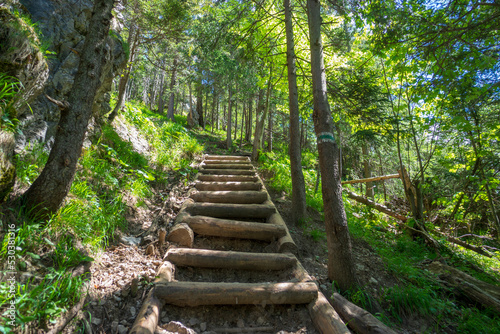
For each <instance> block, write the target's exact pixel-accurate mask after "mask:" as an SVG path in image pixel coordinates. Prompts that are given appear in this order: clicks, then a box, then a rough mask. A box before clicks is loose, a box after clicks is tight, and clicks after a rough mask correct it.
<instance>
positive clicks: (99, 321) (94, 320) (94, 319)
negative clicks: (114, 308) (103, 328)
mask: <svg viewBox="0 0 500 334" xmlns="http://www.w3.org/2000/svg"><path fill="white" fill-rule="evenodd" d="M101 322H102V320H101V319H99V318H96V317H92V325H96V326H99V325H100V324H101Z"/></svg>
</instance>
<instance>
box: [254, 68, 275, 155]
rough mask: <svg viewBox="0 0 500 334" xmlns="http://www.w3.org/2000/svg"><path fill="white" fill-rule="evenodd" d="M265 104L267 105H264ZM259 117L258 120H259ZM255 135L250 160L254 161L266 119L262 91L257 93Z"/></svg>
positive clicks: (260, 145)
mask: <svg viewBox="0 0 500 334" xmlns="http://www.w3.org/2000/svg"><path fill="white" fill-rule="evenodd" d="M270 85H271V78H270V77H269V83H268V90H267V91H268V93H269V91H270ZM266 104H267V103H266ZM259 116H260V119H259ZM255 118H256V122H255V133H254V135H253V149H252V160H253V161H256V160H257V159H258V158H259V150H260V149H261V147H262V132H263V128H264V122H265V119H266V105H265V104H264V90H263V89H261V90H260V91H259V104H258V106H257V111H256V115H255Z"/></svg>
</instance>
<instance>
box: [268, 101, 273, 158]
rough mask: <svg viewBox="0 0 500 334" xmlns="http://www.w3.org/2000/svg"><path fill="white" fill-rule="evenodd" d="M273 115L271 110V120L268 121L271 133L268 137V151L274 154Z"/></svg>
mask: <svg viewBox="0 0 500 334" xmlns="http://www.w3.org/2000/svg"><path fill="white" fill-rule="evenodd" d="M273 122H274V118H273V113H272V111H271V110H269V120H268V121H267V125H268V129H269V133H268V136H267V151H268V152H272V151H273Z"/></svg>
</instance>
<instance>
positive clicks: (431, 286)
mask: <svg viewBox="0 0 500 334" xmlns="http://www.w3.org/2000/svg"><path fill="white" fill-rule="evenodd" d="M302 159H303V172H304V178H305V182H306V196H307V204H308V206H309V207H312V208H314V209H316V210H318V211H320V212H321V211H322V209H323V203H322V202H323V200H322V197H321V191H320V190H319V191H318V192H316V193H315V192H314V187H315V182H316V165H315V164H316V161H317V159H316V158H315V156H314V154H312V153H310V152H304V153H303V156H302ZM259 162H260V163H261V168H262V169H264V170H266V171H268V172H270V173H271V174H272V175H273V177H272V178H271V180H270V183H271V186H272V187H273V188H274V189H276V190H278V191H283V192H285V193H287V194H288V195H290V194H291V189H292V186H291V179H290V161H289V158H288V156H287V151H286V147H280V148H278V149H277V150H276V151H274V152H262V154H261V155H260V158H259ZM319 189H321V184H320V188H319ZM344 206H345V210H346V215H347V220H348V224H349V231H350V233H351V235H352V236H354V237H355V238H359V239H362V240H365V241H366V242H368V244H370V246H371V247H372V248H373V249H374V250H375V251H376V253H377V254H378V255H379V256H380V257H381V258H382V260H383V261H384V264H385V269H386V270H387V271H388V272H389V273H392V274H393V275H394V276H395V277H397V278H398V281H400V282H401V284H399V285H396V286H393V287H391V288H388V289H385V290H384V291H382V293H381V296H380V298H379V299H378V300H377V302H378V303H379V304H380V305H381V306H382V308H383V309H384V310H385V311H386V312H385V313H384V314H376V316H377V317H378V318H379V319H380V320H382V321H383V322H385V323H386V324H388V325H390V326H399V325H401V324H403V323H404V322H405V321H406V320H407V319H409V318H412V317H415V316H417V317H423V318H432V319H433V320H434V328H432V330H433V331H435V332H440V331H442V329H443V328H446V327H450V326H451V327H452V328H454V329H455V330H456V331H457V332H458V333H500V321H499V320H500V317H499V316H498V314H494V313H493V312H490V311H488V310H478V309H477V308H476V307H475V306H473V305H469V304H467V303H463V302H461V301H458V300H456V299H455V298H454V296H453V295H452V293H451V291H449V290H448V289H446V288H444V287H443V286H441V285H439V284H438V283H437V281H436V279H435V277H434V276H433V274H431V273H430V272H427V271H426V270H423V269H422V268H421V263H422V262H425V261H430V260H433V259H435V258H436V257H437V254H436V253H435V251H434V250H432V249H429V248H427V247H426V246H425V245H424V244H423V243H421V242H418V241H415V240H413V239H411V238H410V237H409V236H408V235H406V234H404V233H400V232H398V233H391V232H384V231H387V230H389V231H396V230H397V229H396V228H395V223H392V222H391V221H390V220H389V221H387V217H385V216H384V215H383V214H381V213H379V212H377V211H374V210H371V209H370V208H367V207H365V206H362V205H358V204H357V203H355V202H351V200H349V199H348V198H346V197H344ZM393 224H394V226H393ZM303 228H304V233H306V234H308V235H310V236H311V237H313V238H314V240H315V241H319V240H321V239H323V234H322V233H321V231H319V230H317V229H311V228H308V225H307V224H303ZM440 242H441V243H442V244H443V245H446V246H448V248H449V249H451V247H452V246H451V245H450V244H448V242H447V241H446V240H440ZM453 247H454V248H453V252H448V253H446V255H447V256H448V263H449V264H450V265H453V266H456V267H457V268H459V269H460V270H463V271H465V272H467V273H469V274H471V275H473V276H475V277H476V278H479V279H482V280H484V281H487V282H490V283H496V284H498V280H500V275H499V273H500V261H498V260H497V259H494V258H493V259H490V258H486V257H484V256H481V255H478V254H476V253H474V252H472V251H469V250H467V249H464V248H462V247H457V246H453ZM470 263H472V264H474V265H475V266H478V267H479V268H482V269H483V270H484V271H485V272H486V273H487V274H488V275H484V274H482V273H481V272H477V271H475V270H473V269H472V268H471V266H470V265H469V264H470ZM495 281H496V282H495ZM346 297H347V298H349V299H350V300H351V301H352V302H354V303H356V304H358V305H360V306H361V307H363V308H365V309H366V308H368V309H370V308H371V303H372V301H373V300H372V297H370V295H369V293H367V292H366V290H365V289H364V288H363V287H359V288H358V289H357V290H355V291H348V292H347V296H346Z"/></svg>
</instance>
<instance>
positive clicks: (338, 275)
mask: <svg viewBox="0 0 500 334" xmlns="http://www.w3.org/2000/svg"><path fill="white" fill-rule="evenodd" d="M320 8H321V5H320V2H319V0H308V1H307V17H308V24H309V37H310V47H311V74H312V86H313V103H314V108H313V120H314V130H315V132H316V136H317V144H318V155H319V166H320V170H321V190H322V194H323V207H324V211H325V225H326V237H327V243H328V277H329V278H330V279H331V280H332V281H334V282H335V283H336V284H338V286H339V288H340V289H341V290H347V289H350V288H352V287H354V286H356V285H357V279H356V275H355V271H354V263H353V257H352V245H351V238H350V236H349V228H348V226H347V217H346V214H345V210H344V203H343V202H342V185H341V183H340V177H339V172H340V171H339V164H338V161H337V159H338V156H339V154H338V151H339V148H338V146H337V143H336V141H335V136H334V134H333V118H332V115H331V113H330V105H329V103H328V98H327V91H326V75H325V65H324V61H323V42H322V39H321V14H320Z"/></svg>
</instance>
